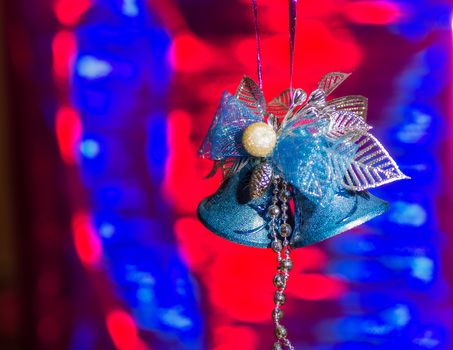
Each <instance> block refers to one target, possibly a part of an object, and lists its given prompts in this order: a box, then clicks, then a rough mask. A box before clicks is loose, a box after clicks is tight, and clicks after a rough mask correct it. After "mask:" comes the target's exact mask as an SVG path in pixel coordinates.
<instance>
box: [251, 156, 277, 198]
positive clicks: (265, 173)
mask: <svg viewBox="0 0 453 350" xmlns="http://www.w3.org/2000/svg"><path fill="white" fill-rule="evenodd" d="M273 174H274V171H273V170H272V166H271V165H270V164H269V163H268V162H264V163H261V164H259V165H257V166H256V167H255V169H253V173H252V176H251V177H250V198H251V199H258V198H260V197H261V196H262V195H263V194H264V192H266V190H267V188H268V187H269V185H270V184H271V182H272V176H273Z"/></svg>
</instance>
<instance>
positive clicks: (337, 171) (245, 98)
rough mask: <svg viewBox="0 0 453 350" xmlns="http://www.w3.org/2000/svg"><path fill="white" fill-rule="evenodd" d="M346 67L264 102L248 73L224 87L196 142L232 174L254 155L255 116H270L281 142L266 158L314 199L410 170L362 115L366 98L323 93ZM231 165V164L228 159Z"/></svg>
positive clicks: (204, 153) (341, 76) (333, 85)
mask: <svg viewBox="0 0 453 350" xmlns="http://www.w3.org/2000/svg"><path fill="white" fill-rule="evenodd" d="M348 76H349V74H345V73H329V74H326V75H325V76H324V77H323V78H322V79H321V81H320V82H319V84H318V88H317V89H316V90H315V91H314V92H313V93H311V94H310V96H309V97H308V99H307V95H306V93H305V92H304V91H303V90H301V89H296V90H286V91H284V92H283V93H282V94H280V95H279V96H278V97H276V98H275V99H273V100H272V101H271V102H269V103H268V104H266V102H265V99H264V97H263V93H262V91H261V90H260V88H259V87H258V86H257V84H256V83H255V82H254V81H253V80H252V79H250V78H248V77H244V78H243V80H242V81H241V83H240V85H239V87H238V89H237V92H236V94H235V95H234V96H233V95H232V94H230V93H229V92H224V93H223V97H222V100H221V102H220V105H219V107H218V109H217V112H216V114H215V117H214V120H213V122H212V124H211V127H210V129H209V131H208V134H207V136H206V137H205V139H204V141H203V144H202V145H201V147H200V149H199V152H198V153H199V154H200V155H201V156H202V157H205V158H209V159H211V160H214V161H215V162H216V164H215V169H217V168H219V167H220V168H222V169H223V170H224V175H225V176H226V177H229V176H231V175H233V174H234V173H235V172H236V171H237V170H238V169H239V167H238V164H244V163H246V162H248V161H250V160H251V159H252V158H253V157H252V156H251V155H249V154H248V153H247V151H246V150H245V148H244V146H243V144H242V134H243V132H244V130H245V129H246V128H247V127H248V126H249V125H251V124H253V123H256V122H266V123H268V124H269V125H271V126H272V127H273V128H274V130H275V132H276V134H277V143H276V146H275V148H274V149H273V151H272V152H271V154H269V155H268V156H267V157H266V158H265V159H264V161H266V162H269V163H270V164H271V165H272V169H273V172H274V174H278V175H280V176H282V177H283V178H284V179H285V180H286V181H287V182H289V183H290V184H291V185H292V186H293V187H295V188H297V190H299V191H300V192H301V193H302V194H303V195H305V196H306V197H308V198H309V199H311V200H313V201H316V202H318V203H320V204H323V203H324V202H326V201H329V199H331V198H332V196H333V194H334V193H335V192H337V191H338V190H340V189H343V188H345V189H347V190H351V191H365V190H367V189H369V188H372V187H377V186H380V185H382V184H384V183H388V182H391V181H395V180H398V179H403V178H407V177H406V176H405V175H404V174H403V173H402V172H401V171H400V170H399V168H398V166H397V165H396V163H395V161H394V160H393V159H392V158H391V157H390V156H389V154H388V152H387V151H386V150H385V149H384V147H383V146H382V145H381V144H380V143H379V141H378V140H377V139H376V138H375V137H374V136H373V135H371V134H370V133H369V130H370V129H371V127H370V126H369V125H368V124H367V123H366V122H365V118H366V112H367V107H368V101H367V99H366V98H365V97H362V96H346V97H340V98H337V99H333V100H331V101H327V100H326V97H327V96H328V95H329V94H330V93H331V92H332V91H333V90H334V89H335V88H337V87H338V86H339V85H340V84H341V83H342V82H343V81H344V80H345V79H346V78H347V77H348ZM228 165H230V166H229V167H228Z"/></svg>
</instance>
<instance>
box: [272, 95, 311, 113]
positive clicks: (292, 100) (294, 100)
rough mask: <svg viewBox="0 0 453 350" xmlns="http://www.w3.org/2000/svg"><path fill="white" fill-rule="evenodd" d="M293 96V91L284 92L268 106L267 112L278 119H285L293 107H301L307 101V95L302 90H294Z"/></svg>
mask: <svg viewBox="0 0 453 350" xmlns="http://www.w3.org/2000/svg"><path fill="white" fill-rule="evenodd" d="M292 91H293V96H292V97H291V89H287V90H285V91H283V92H282V93H281V94H280V95H278V96H277V97H276V98H274V99H273V100H272V101H271V102H269V103H268V105H267V112H268V113H269V114H273V115H275V116H276V117H277V118H284V117H285V116H286V114H287V113H288V111H289V110H290V109H291V107H293V106H299V105H301V104H302V103H304V102H305V100H306V99H307V94H306V93H305V91H303V90H301V89H296V90H294V89H293V90H292Z"/></svg>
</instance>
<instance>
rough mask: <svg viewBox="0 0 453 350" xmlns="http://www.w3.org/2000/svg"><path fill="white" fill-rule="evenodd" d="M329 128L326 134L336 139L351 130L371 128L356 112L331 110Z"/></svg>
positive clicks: (365, 130)
mask: <svg viewBox="0 0 453 350" xmlns="http://www.w3.org/2000/svg"><path fill="white" fill-rule="evenodd" d="M328 116H329V118H330V124H329V128H328V130H327V132H326V136H327V137H328V138H330V139H338V138H340V137H343V136H345V135H347V134H349V133H352V132H364V133H366V132H368V130H370V129H371V126H369V125H368V124H367V123H365V121H364V120H363V119H362V118H361V117H359V116H358V115H357V114H355V113H352V112H348V111H331V112H330V113H328Z"/></svg>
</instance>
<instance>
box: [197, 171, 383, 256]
mask: <svg viewBox="0 0 453 350" xmlns="http://www.w3.org/2000/svg"><path fill="white" fill-rule="evenodd" d="M253 168H254V164H251V163H249V164H247V165H246V166H244V168H242V169H241V170H240V171H239V172H237V173H236V174H234V175H233V176H232V177H230V178H229V179H227V180H226V181H225V182H224V183H223V184H222V185H221V186H220V188H219V189H218V190H217V192H215V193H214V194H213V195H211V196H209V197H208V198H206V199H205V200H204V201H202V202H201V203H200V205H199V206H198V217H199V219H200V220H201V222H202V223H203V224H204V225H205V226H206V227H207V228H208V229H209V230H211V231H212V232H214V233H215V234H217V235H219V236H221V237H223V238H225V239H228V240H230V241H233V242H236V243H240V244H244V245H248V246H252V247H259V248H267V247H270V245H271V242H272V240H271V235H270V232H269V222H270V217H269V215H268V213H267V209H268V208H269V206H270V205H271V203H272V191H271V189H268V190H267V191H266V192H265V193H264V194H263V196H262V197H260V198H258V199H255V200H252V199H251V198H250V191H249V182H250V177H251V173H252V170H253ZM292 192H293V199H294V215H291V213H289V223H290V224H291V226H292V227H294V229H293V233H292V234H291V237H290V244H291V246H292V247H293V248H299V247H304V246H307V245H310V244H313V243H317V242H320V241H323V240H325V239H327V238H329V237H332V236H335V235H337V234H339V233H342V232H344V231H347V230H349V229H351V228H353V227H355V226H358V225H360V224H362V223H364V222H366V221H368V220H371V219H372V218H374V217H376V216H378V215H381V214H383V213H384V212H385V211H386V210H387V207H388V204H387V202H385V201H383V200H381V199H379V198H377V197H375V196H373V195H372V194H370V193H368V192H351V191H347V190H340V191H338V192H337V193H335V195H334V196H333V198H332V200H331V201H330V202H329V203H326V204H324V205H320V204H318V203H315V202H313V201H311V200H309V199H308V198H307V197H305V196H304V195H303V194H301V193H300V192H299V191H297V189H294V188H293V190H292Z"/></svg>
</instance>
